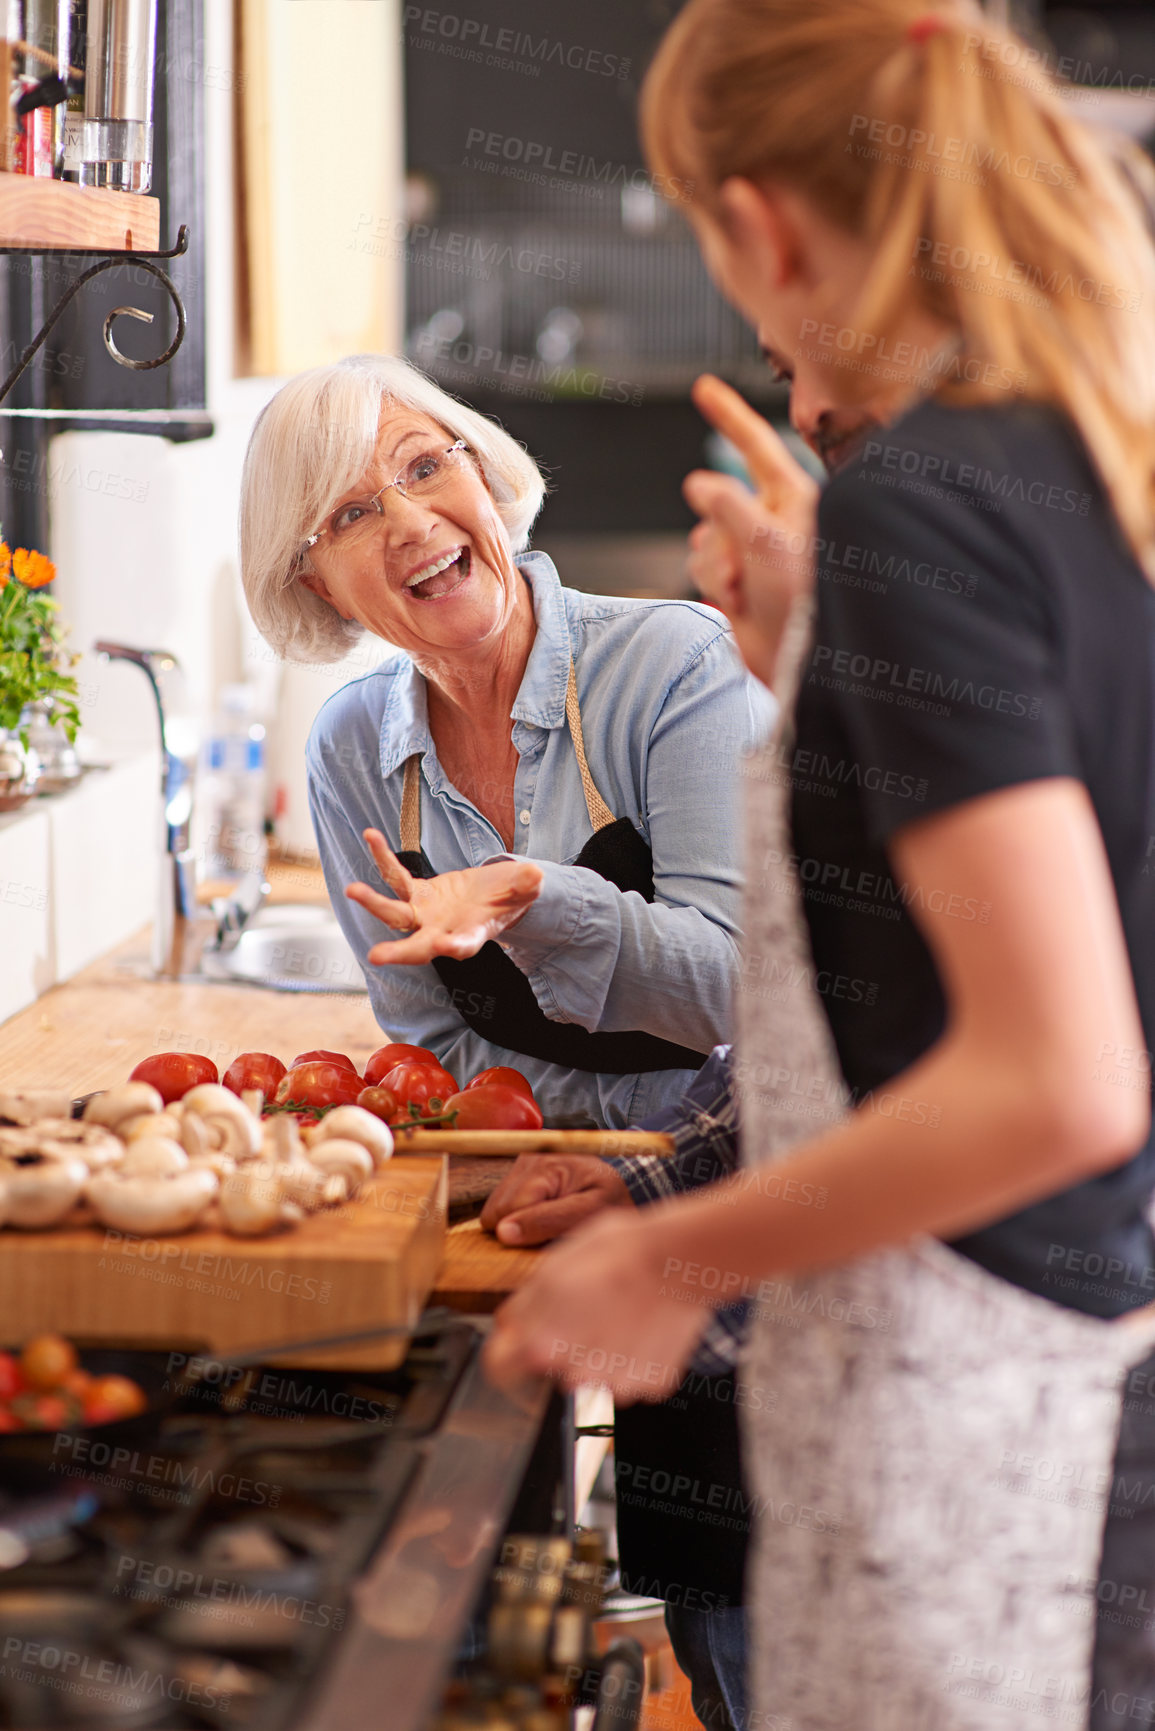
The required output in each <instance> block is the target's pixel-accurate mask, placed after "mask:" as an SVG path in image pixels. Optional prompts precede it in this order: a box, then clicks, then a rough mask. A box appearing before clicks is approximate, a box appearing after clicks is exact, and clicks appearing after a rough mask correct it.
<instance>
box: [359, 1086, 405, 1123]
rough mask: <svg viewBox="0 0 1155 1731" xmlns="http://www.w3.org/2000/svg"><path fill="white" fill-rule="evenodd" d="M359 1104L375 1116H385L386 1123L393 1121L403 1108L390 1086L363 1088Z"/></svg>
mask: <svg viewBox="0 0 1155 1731" xmlns="http://www.w3.org/2000/svg"><path fill="white" fill-rule="evenodd" d="M357 1104H358V1106H363V1107H364V1108H365V1111H366V1112H372V1114H373V1116H374V1117H375V1118H383V1119H384V1120H385V1122H386V1124H389V1123H392V1121H393V1119H394V1118H396V1116H397V1114H398V1112H400V1110H401V1102H400V1100H399V1099H398V1098H397V1096H396V1094H394V1093H393V1091H392V1090H391V1089H389V1088H362V1090H361V1092H360V1093H359V1094H358V1096H357Z"/></svg>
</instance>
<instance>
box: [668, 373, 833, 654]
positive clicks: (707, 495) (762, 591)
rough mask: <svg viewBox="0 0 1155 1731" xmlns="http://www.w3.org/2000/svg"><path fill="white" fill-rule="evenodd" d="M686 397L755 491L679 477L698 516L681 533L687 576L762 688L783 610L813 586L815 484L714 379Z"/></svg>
mask: <svg viewBox="0 0 1155 1731" xmlns="http://www.w3.org/2000/svg"><path fill="white" fill-rule="evenodd" d="M693 397H694V402H695V405H696V406H697V408H698V411H699V413H700V414H702V415H703V416H704V417H705V419H706V420H707V421H709V423H710V425H711V426H712V427H716V428H717V430H718V432H720V433H722V434H724V435H725V437H726V438H727V439H729V441H730V443H731V444H732V445H734V446H735V447H736V448H737V450H739V451H740V452H741V454H742V456H743V458H744V459H745V462H746V466H747V468H748V469H749V471H750V475H751V478H752V480H753V482H754V485H755V488H756V491H755V492H754V493H751V492H750V490H749V488H748V487H745V486H743V484H742V482H741V481H738V480H735V479H734V477H733V476H730V475H718V474H715V473H713V472H712V471H710V470H705V469H696V470H695V471H694V473H693V474H691V475H687V476H686V480H685V482H684V484H683V489H682V490H683V492H684V494H685V496H686V501H687V503H688V504H689V506H690V508H691V510H694V511H696V512H697V513H698V515H699V516H700V517H701V519H702V521H701V522H700V523H699V524H697V526H696V527H695V528H694V529H693V530H692V531H691V533H690V557H689V560H688V562H687V570H688V572H689V575H690V577H691V578H692V580H693V582H694V583H695V585H696V586H697V588H698V590H699V591H700V592H701V594H702V595H704V596H705V598H706V599H707V601H711V602H713V604H714V606H715V607H720V608H721V610H722V612H723V613H724V614H725V615H726V617H727V619H728V620H729V621H730V625H731V627H732V628H733V632H734V640H735V642H736V643H737V645H738V648H739V649H740V651H741V653H742V658H743V660H744V661H745V662H746V665H747V666H748V667H749V669H750V671H751V672H752V673H754V674H756V675H757V677H758V678H759V679H761V680H762V682H763V684H764V685H771V684H772V683H773V676H774V669H775V665H776V663H777V660H778V650H779V646H780V644H781V641H782V633H783V631H784V629H785V626H786V622H787V620H788V618H789V616H790V611H791V608H792V607H793V605H794V602H795V600H796V598H797V597H798V596H799V595H804V594H806V593H808V592H809V590H810V589H812V588H813V586H814V548H815V534H816V525H817V507H818V491H819V490H818V484H817V482H816V481H814V480H813V479H812V477H811V476H810V475H808V474H807V473H806V470H805V469H804V468H803V467H802V465H801V464H800V463H797V462H796V461H795V460H794V458H793V457H792V456H791V455H790V452H789V451H788V450H787V449H786V446H785V445H784V444H783V443H782V440H781V439H780V438H779V437H778V434H777V433H776V432H775V431H774V429H773V427H771V426H770V425H769V423H768V422H767V421H764V420H763V418H762V416H761V415H758V414H755V412H754V410H753V409H752V408H750V406H749V404H748V403H745V402H743V400H742V398H741V397H740V396H739V395H738V393H737V391H733V390H731V389H730V386H729V385H725V384H723V383H722V381H721V379H716V378H714V377H713V376H712V375H711V374H709V373H706V374H703V376H702V377H701V378H700V379H698V381H697V382H696V384H695V385H694V391H693Z"/></svg>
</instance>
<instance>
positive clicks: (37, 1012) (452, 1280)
mask: <svg viewBox="0 0 1155 1731" xmlns="http://www.w3.org/2000/svg"><path fill="white" fill-rule="evenodd" d="M269 875H270V880H271V881H272V883H273V896H272V898H271V899H275V900H277V901H321V902H323V901H324V900H325V893H324V886H323V883H322V880H321V874H320V872H319V871H310V870H309V869H308V868H307V867H285V866H281V867H273V868H271V869H270V874H269ZM148 958H149V930H148V928H147V927H145V928H144V929H143V930H142V931H141V932H139V933H138V934H137V935H136V936H135V937H134V938H130V939H129V940H128V942H126V943H124V944H121V945H119V946H118V947H117V948H116V949H115V950H113V951H111V952H110V953H109V954H108V955H107V956H104V957H102V958H101V959H100V960H99V961H97V962H93V963H92V964H91V966H89V967H87V968H84V969H83V970H82V971H81V972H80V973H78V974H77V975H75V976H74V978H73V979H71V980H68V981H66V982H65V983H64V984H63V985H59V986H53V987H52V988H51V990H49V991H47V992H45V993H44V994H43V996H42V997H40V998H38V999H37V1000H36V1002H35V1003H34V1004H31V1005H29V1007H28V1008H27V1009H26V1010H21V1011H19V1012H18V1013H17V1014H16V1015H15V1016H10V1017H9V1018H8V1020H7V1021H6V1022H2V1023H0V1088H11V1087H16V1086H21V1087H26V1088H67V1089H68V1090H69V1091H70V1092H71V1093H72V1095H73V1096H76V1095H80V1094H87V1093H90V1092H91V1091H92V1090H93V1089H95V1088H107V1087H110V1086H111V1085H112V1084H113V1083H114V1082H123V1081H125V1080H126V1078H127V1077H128V1074H129V1072H130V1070H132V1069H133V1068H134V1066H135V1065H136V1064H138V1063H139V1062H140V1060H141V1059H142V1058H147V1057H148V1056H149V1054H150V1053H152V1052H164V1051H178V1052H200V1053H202V1054H203V1055H204V1056H206V1057H209V1058H211V1059H212V1061H213V1063H214V1064H216V1066H217V1068H218V1069H219V1070H222V1071H223V1070H224V1069H225V1068H226V1067H227V1066H228V1065H229V1064H230V1063H231V1062H232V1060H233V1058H235V1057H236V1055H237V1053H238V1052H244V1051H262V1052H273V1053H275V1054H276V1055H277V1056H278V1057H279V1058H281V1059H283V1060H284V1061H285V1062H287V1061H288V1060H289V1059H290V1058H292V1057H294V1056H295V1055H296V1053H297V1052H300V1051H305V1050H307V1049H308V1048H310V1047H313V1046H323V1047H325V1048H327V1049H328V1050H329V1051H337V1052H345V1053H347V1054H348V1056H349V1057H350V1058H351V1059H352V1060H353V1062H354V1063H355V1064H358V1065H363V1064H364V1063H365V1062H366V1060H367V1059H368V1058H369V1055H370V1053H372V1052H374V1051H375V1050H376V1049H377V1047H378V1046H381V1045H383V1044H384V1043H385V1039H386V1036H385V1035H384V1034H383V1033H382V1031H381V1029H380V1028H379V1027H378V1026H377V1023H376V1021H375V1019H374V1016H373V1012H372V1011H371V1010H370V1008H369V1001H368V999H367V998H365V997H363V996H362V995H360V994H354V993H324V994H314V993H308V992H273V991H268V990H266V989H265V988H263V987H259V986H245V985H221V984H218V983H217V982H215V981H211V982H210V981H204V982H201V981H191V982H190V981H168V980H154V979H152V978H150V976H149V961H148ZM538 1254H539V1253H538V1252H536V1251H532V1250H508V1249H506V1248H505V1247H504V1246H502V1245H499V1244H498V1243H497V1241H496V1239H494V1238H491V1237H490V1236H489V1234H488V1233H483V1232H482V1231H481V1230H480V1228H479V1227H478V1225H477V1222H476V1221H463V1222H462V1223H461V1224H460V1225H458V1226H454V1227H451V1228H450V1230H449V1233H448V1235H447V1238H446V1254H445V1259H444V1262H443V1264H442V1267H441V1270H440V1272H439V1274H438V1277H437V1282H436V1284H435V1287H434V1290H433V1292H432V1293H431V1294H430V1303H432V1304H449V1305H452V1306H453V1308H454V1309H457V1310H476V1311H490V1310H493V1309H495V1308H496V1306H497V1305H498V1304H499V1303H500V1301H501V1297H502V1296H503V1295H504V1294H505V1293H507V1292H510V1291H512V1290H513V1288H514V1287H515V1286H517V1285H519V1284H520V1283H521V1281H522V1280H524V1279H525V1278H526V1275H527V1274H528V1272H529V1270H530V1269H531V1268H532V1267H533V1265H534V1263H535V1261H536V1259H537V1256H538Z"/></svg>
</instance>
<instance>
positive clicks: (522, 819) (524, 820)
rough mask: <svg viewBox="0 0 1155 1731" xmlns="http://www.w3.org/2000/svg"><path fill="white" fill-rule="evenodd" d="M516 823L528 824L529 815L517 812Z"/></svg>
mask: <svg viewBox="0 0 1155 1731" xmlns="http://www.w3.org/2000/svg"><path fill="white" fill-rule="evenodd" d="M517 821H518V822H519V823H528V822H529V813H528V812H527V811H523V812H519V813H518V819H517Z"/></svg>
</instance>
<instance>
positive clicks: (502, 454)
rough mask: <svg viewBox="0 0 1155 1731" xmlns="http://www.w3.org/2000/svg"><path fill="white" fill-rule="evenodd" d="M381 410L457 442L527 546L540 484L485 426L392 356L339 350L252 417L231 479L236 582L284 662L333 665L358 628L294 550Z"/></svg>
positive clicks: (354, 467)
mask: <svg viewBox="0 0 1155 1731" xmlns="http://www.w3.org/2000/svg"><path fill="white" fill-rule="evenodd" d="M384 405H388V406H389V407H391V408H392V407H396V408H400V409H411V410H413V411H415V412H416V413H418V414H422V415H428V416H430V417H431V418H432V419H433V420H435V421H436V422H437V423H438V424H439V425H440V426H442V427H444V429H445V431H446V432H447V433H448V434H449V436H450V439H464V440H465V442H466V444H467V445H468V446H469V448H470V450H471V451H472V452H473V453H474V455H475V457H476V458H477V461H478V463H479V464H480V466H481V472H482V474H483V475H484V477H485V481H486V484H487V486H488V487H489V490H490V492H491V493H492V494H493V498H494V503H495V504H496V506H497V511H498V515H499V516H500V518H501V521H502V522H503V523H504V525H505V529H506V533H507V534H508V536H509V542H510V550H511V552H513V553H520V552H521V551H522V549H523V548H524V547H526V546H527V545H528V542H529V531H530V529H531V527H532V525H533V520H534V518H535V517H536V516H537V514H538V512H539V511H540V509H541V503H542V500H543V498H544V497H545V482H544V480H543V478H542V475H541V472H540V470H539V469H538V467H537V464H536V463H535V462H534V460H533V458H532V457H531V456H530V455H529V453H528V452H527V451H526V450H525V449H524V448H523V447H522V446H521V445H519V444H518V443H517V441H516V439H513V438H511V437H510V435H509V434H508V433H507V432H506V431H505V430H504V428H502V427H500V426H499V425H498V424H497V422H496V421H490V420H487V419H486V417H485V416H484V415H479V414H478V413H477V411H476V409H470V408H468V407H466V405H465V404H464V403H460V402H458V401H457V399H456V398H455V397H451V396H450V395H449V394H448V392H447V391H443V390H442V389H441V387H440V385H436V384H434V382H433V380H432V379H429V378H427V377H426V376H425V374H424V373H421V372H418V370H417V368H416V367H413V366H411V365H410V364H409V362H408V361H406V360H403V359H402V358H401V357H400V356H398V355H350V356H349V357H348V358H347V359H346V360H343V361H337V362H336V363H335V364H334V365H332V366H327V367H314V368H313V369H312V371H310V372H307V373H301V374H299V375H298V377H297V378H295V379H290V381H289V383H288V384H287V385H285V386H283V387H282V389H281V390H279V391H278V392H277V394H276V396H275V397H274V398H273V399H272V401H271V402H270V403H268V404H267V405H266V406H265V408H264V409H263V410H262V411H261V413H260V415H258V417H257V421H256V425H255V426H254V427H253V431H252V436H251V437H250V439H249V448H248V451H247V453H246V455H245V466H244V472H243V474H242V477H241V512H240V544H241V577H242V580H243V582H244V586H245V596H246V598H247V600H248V603H249V611H250V613H251V614H252V616H253V620H254V622H255V624H256V626H257V629H258V631H260V633H261V635H262V637H264V639H265V641H266V642H267V643H269V644H270V645H271V646H272V648H273V649H274V650H275V651H276V653H277V654H278V655H280V656H282V657H284V658H285V659H287V660H294V661H340V660H342V659H343V657H344V656H346V655H347V654H348V653H349V650H350V649H351V648H352V646H353V644H354V643H355V642H356V641H357V639H358V638H359V637H360V636H361V634H362V632H363V630H364V627H363V626H361V625H359V624H358V623H357V622H356V620H345V619H342V618H341V615H340V614H339V613H338V612H337V611H336V609H335V608H333V607H330V605H329V603H328V602H327V601H322V600H321V598H320V596H318V595H314V594H313V592H312V591H311V590H310V589H307V588H306V587H305V585H304V584H303V583H302V582H300V581H299V580H297V577H298V573H299V567H298V563H297V554H298V551H299V549H300V546H301V543H302V541H304V540H305V539H306V538H307V537H308V536H309V535H310V534H312V532H313V531H314V529H316V527H317V525H318V523H320V522H321V521H322V520H323V519H324V518H325V517H326V516H327V515H328V513H329V512H330V511H331V510H333V509H334V508H335V507H336V505H337V504H338V503H339V502H340V500H341V498H342V496H343V495H344V494H345V493H347V492H348V490H349V488H350V487H352V486H353V485H354V483H355V482H356V481H357V480H359V478H360V477H361V476H362V475H363V474H364V473H365V471H366V469H367V468H368V467H369V464H370V463H371V461H372V459H373V454H374V452H375V450H376V448H377V439H378V431H379V423H380V418H381V410H382V407H383V406H384Z"/></svg>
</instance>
